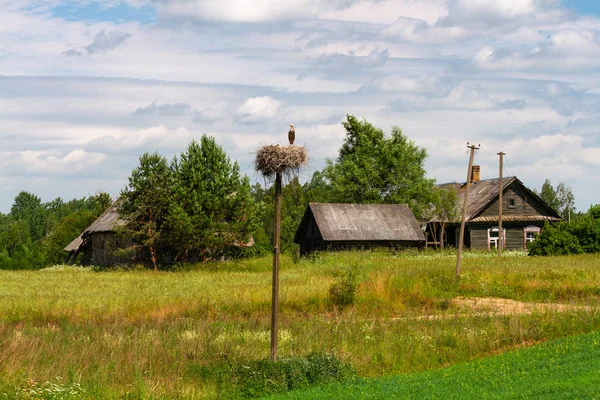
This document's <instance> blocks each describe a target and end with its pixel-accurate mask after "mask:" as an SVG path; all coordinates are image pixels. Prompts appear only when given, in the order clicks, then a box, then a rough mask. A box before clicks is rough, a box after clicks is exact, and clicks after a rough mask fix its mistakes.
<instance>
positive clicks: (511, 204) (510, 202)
mask: <svg viewBox="0 0 600 400" xmlns="http://www.w3.org/2000/svg"><path fill="white" fill-rule="evenodd" d="M515 207H516V202H515V199H514V197H509V198H508V208H515Z"/></svg>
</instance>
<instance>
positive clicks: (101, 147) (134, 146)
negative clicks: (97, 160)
mask: <svg viewBox="0 0 600 400" xmlns="http://www.w3.org/2000/svg"><path fill="white" fill-rule="evenodd" d="M192 139H194V135H193V134H192V132H190V131H189V130H188V129H186V128H177V129H170V128H168V127H167V126H165V125H159V126H153V127H151V128H147V129H140V130H136V131H129V130H125V131H120V132H119V131H116V132H114V133H113V134H112V135H107V136H100V137H98V138H96V139H93V140H91V141H90V142H89V143H88V144H87V145H86V146H85V149H86V151H95V152H98V153H103V154H120V153H135V154H141V153H143V152H145V151H148V152H155V151H161V152H169V153H170V152H173V151H177V150H182V151H183V149H184V148H185V146H186V144H187V143H188V142H190V141H191V140H192Z"/></svg>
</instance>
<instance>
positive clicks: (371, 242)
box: [294, 203, 425, 255]
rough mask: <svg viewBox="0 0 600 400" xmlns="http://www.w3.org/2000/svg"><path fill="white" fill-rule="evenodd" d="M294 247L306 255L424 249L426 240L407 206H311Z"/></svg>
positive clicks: (314, 204)
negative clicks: (382, 248)
mask: <svg viewBox="0 0 600 400" xmlns="http://www.w3.org/2000/svg"><path fill="white" fill-rule="evenodd" d="M294 243H297V244H299V245H300V254H301V255H305V254H308V253H311V252H314V251H317V250H342V249H352V248H371V247H393V248H396V247H409V246H410V247H421V246H424V245H425V236H424V235H423V230H422V229H421V225H420V224H419V222H418V221H417V220H416V218H415V216H414V214H413V213H412V211H411V210H410V208H408V206H407V205H406V204H327V203H310V204H309V205H308V207H307V208H306V212H305V213H304V217H303V218H302V222H301V223H300V226H298V230H297V231H296V236H295V237H294Z"/></svg>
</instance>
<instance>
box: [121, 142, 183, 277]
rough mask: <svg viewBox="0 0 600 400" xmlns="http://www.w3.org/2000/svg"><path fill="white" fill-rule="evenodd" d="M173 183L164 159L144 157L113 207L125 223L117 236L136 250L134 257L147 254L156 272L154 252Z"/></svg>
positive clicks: (145, 155) (156, 256) (156, 154)
mask: <svg viewBox="0 0 600 400" xmlns="http://www.w3.org/2000/svg"><path fill="white" fill-rule="evenodd" d="M173 182H174V179H173V173H172V170H171V169H170V168H169V165H168V163H167V160H166V158H164V157H162V156H161V155H159V154H158V153H154V154H148V153H145V154H144V155H142V156H141V157H140V165H139V167H137V168H136V169H134V170H133V172H132V173H131V176H130V177H129V184H128V185H127V187H126V188H125V189H124V190H123V191H122V192H121V197H120V199H119V201H118V203H117V207H118V212H119V215H120V216H121V218H122V219H123V220H124V221H126V223H127V224H126V226H125V227H124V232H120V233H121V234H122V235H123V236H125V237H127V238H131V239H132V240H133V242H134V243H135V244H136V245H137V246H139V249H137V251H136V253H142V252H143V251H145V250H147V251H148V253H149V255H150V260H151V262H152V266H153V267H154V269H158V257H159V255H158V254H157V252H158V248H159V247H161V245H162V242H161V232H162V226H163V222H164V221H165V219H166V217H167V214H168V213H169V204H170V200H171V197H170V194H171V188H172V186H173Z"/></svg>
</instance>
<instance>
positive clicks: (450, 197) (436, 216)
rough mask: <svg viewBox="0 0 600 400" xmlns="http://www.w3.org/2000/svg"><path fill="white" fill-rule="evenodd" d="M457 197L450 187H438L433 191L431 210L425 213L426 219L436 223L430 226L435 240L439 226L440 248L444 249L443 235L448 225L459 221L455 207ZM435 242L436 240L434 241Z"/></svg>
mask: <svg viewBox="0 0 600 400" xmlns="http://www.w3.org/2000/svg"><path fill="white" fill-rule="evenodd" d="M457 201H458V196H457V194H456V190H454V189H453V188H451V187H439V188H436V189H435V190H434V191H433V195H432V202H431V208H430V209H429V211H428V212H427V219H428V220H433V221H435V222H437V223H434V224H432V226H433V229H434V231H433V235H434V236H435V237H436V238H437V236H438V232H437V228H438V224H439V230H440V232H439V239H440V244H441V248H442V249H443V248H444V234H445V232H446V227H447V226H448V224H449V223H451V222H455V221H457V220H458V219H459V210H458V207H457ZM436 242H437V240H436Z"/></svg>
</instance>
